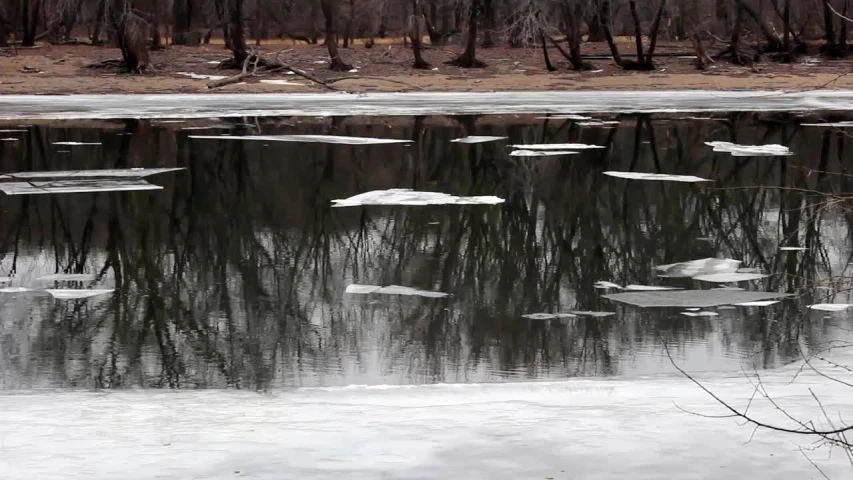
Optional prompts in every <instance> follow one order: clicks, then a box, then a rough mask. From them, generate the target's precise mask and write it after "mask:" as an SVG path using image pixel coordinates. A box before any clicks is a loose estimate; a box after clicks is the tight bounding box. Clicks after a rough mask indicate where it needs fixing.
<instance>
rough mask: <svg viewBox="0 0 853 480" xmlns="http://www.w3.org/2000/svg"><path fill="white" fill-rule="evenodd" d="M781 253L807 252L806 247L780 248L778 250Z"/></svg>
mask: <svg viewBox="0 0 853 480" xmlns="http://www.w3.org/2000/svg"><path fill="white" fill-rule="evenodd" d="M779 250H780V251H782V252H803V251H806V250H808V248H806V247H781V248H780V249H779Z"/></svg>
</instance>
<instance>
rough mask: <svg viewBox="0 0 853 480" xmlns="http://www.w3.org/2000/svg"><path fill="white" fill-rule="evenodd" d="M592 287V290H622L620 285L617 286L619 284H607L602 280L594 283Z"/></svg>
mask: <svg viewBox="0 0 853 480" xmlns="http://www.w3.org/2000/svg"><path fill="white" fill-rule="evenodd" d="M592 286H593V288H601V289H607V288H618V289H620V290H621V289H622V285H619V284H617V283H613V282H607V281H604V280H600V281H598V282H595V283H594V284H593V285H592Z"/></svg>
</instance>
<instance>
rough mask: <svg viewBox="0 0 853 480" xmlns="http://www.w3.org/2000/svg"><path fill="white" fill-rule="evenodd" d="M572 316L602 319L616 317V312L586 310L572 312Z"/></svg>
mask: <svg viewBox="0 0 853 480" xmlns="http://www.w3.org/2000/svg"><path fill="white" fill-rule="evenodd" d="M571 313H572V315H575V316H578V317H594V318H604V317H610V316H613V315H616V312H590V311H586V310H573V311H572V312H571Z"/></svg>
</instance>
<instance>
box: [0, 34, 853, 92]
mask: <svg viewBox="0 0 853 480" xmlns="http://www.w3.org/2000/svg"><path fill="white" fill-rule="evenodd" d="M622 47H623V48H622V51H623V55H624V56H626V57H628V56H629V55H630V52H631V51H633V50H632V48H631V45H630V44H629V43H627V42H626V43H624V44H623V45H622ZM719 48H722V47H719ZM719 48H715V47H713V46H711V47H709V48H708V50H709V53H714V52H716V51H717V50H719ZM583 49H584V54H585V55H590V56H593V57H598V58H597V59H592V60H591V61H592V63H593V64H594V65H595V67H596V68H595V70H593V71H588V72H582V73H578V72H574V71H572V70H570V69H569V65H568V63H567V62H566V61H565V60H564V59H563V58H562V57H561V56H560V53H559V52H558V51H556V50H555V49H549V50H550V55H551V60H552V62H553V63H554V65H555V66H556V67H557V68H558V71H556V72H552V73H549V72H548V71H547V70H546V69H545V66H544V61H543V58H542V50H541V49H540V48H528V49H510V48H505V47H497V48H489V49H483V48H481V49H478V54H477V56H478V58H479V59H480V60H482V61H484V62H486V64H487V65H488V66H487V67H486V68H481V69H462V68H457V67H452V66H449V65H446V64H445V63H444V62H445V61H447V60H450V59H452V58H453V57H454V56H455V55H456V54H457V53H458V52H459V51H460V48H459V47H458V46H457V45H449V46H443V47H434V48H431V47H429V46H427V49H426V50H425V52H424V57H425V59H426V60H427V61H428V62H429V63H431V64H432V66H433V69H432V70H414V69H412V68H411V64H412V53H411V49H409V48H406V47H404V46H403V45H402V44H377V45H376V46H374V47H373V48H370V49H368V48H365V47H364V45H363V44H361V43H357V44H356V45H355V46H353V47H351V48H345V49H341V52H342V56H343V58H344V60H345V61H347V62H348V63H350V64H352V65H353V67H354V69H355V70H357V72H355V71H353V72H344V73H338V72H332V71H330V70H329V69H328V55H327V54H326V50H325V47H323V46H322V45H304V44H300V45H293V44H289V43H283V42H271V43H269V44H265V45H263V46H262V47H260V48H259V51H260V52H261V53H262V54H263V55H264V56H265V57H267V58H270V59H272V58H274V57H275V55H276V53H277V52H282V53H281V58H282V59H283V60H284V61H286V62H288V63H290V65H292V66H294V67H297V68H300V69H303V70H305V71H307V72H309V73H310V74H312V75H314V76H316V77H318V78H320V79H324V80H328V79H340V78H342V77H352V78H348V79H346V80H342V81H337V82H335V83H334V86H335V88H337V89H340V90H346V91H350V92H377V91H383V92H384V91H407V90H418V91H420V90H423V91H457V92H459V91H512V90H516V91H521V90H528V91H529V90H655V89H660V90H677V89H705V90H708V89H710V90H780V89H781V90H813V89H819V88H853V73H851V72H853V62H851V61H850V60H840V61H833V60H827V59H825V58H821V57H819V56H818V55H816V54H813V55H802V56H800V57H799V58H798V59H797V61H796V62H794V63H792V64H779V63H773V62H763V63H760V64H756V68H755V69H753V68H751V67H743V66H736V65H732V64H730V63H728V62H726V61H719V62H717V63H715V64H713V65H710V67H709V68H708V69H707V70H705V71H699V70H697V69H696V67H695V59H694V57H693V56H692V54H691V47H690V46H689V45H688V44H683V43H663V44H661V45H659V47H658V53H660V54H662V56H660V57H658V58H657V59H656V60H655V63H656V65H657V67H658V68H657V70H655V71H652V72H632V71H625V70H623V69H621V68H619V67H617V66H616V65H615V64H614V63H613V61H612V59H610V58H602V57H605V56H606V54H607V52H608V50H607V46H606V44H591V43H587V44H585V45H584V46H583ZM118 57H119V51H118V49H116V48H109V47H94V46H88V45H63V46H57V45H49V44H44V45H38V46H36V47H34V48H14V49H5V50H0V94H99V93H204V92H220V93H296V92H299V93H307V92H322V91H326V90H325V89H324V88H323V87H322V86H320V85H317V84H315V83H312V82H310V81H308V80H306V79H304V78H300V77H298V76H295V75H285V74H284V72H279V73H275V74H267V75H257V76H253V77H250V78H247V79H246V81H245V83H239V84H232V85H227V86H224V87H220V88H216V89H208V87H207V84H208V83H209V82H210V81H211V80H212V79H215V78H219V77H222V76H229V75H234V74H235V73H238V72H237V71H235V70H222V69H220V68H219V66H218V65H217V63H218V62H219V61H221V60H225V59H227V58H228V57H229V52H228V51H227V50H225V49H224V48H223V46H222V45H221V44H219V45H215V44H211V45H202V46H199V47H177V46H170V47H168V48H166V49H162V50H157V51H153V52H151V60H152V63H153V65H154V67H155V71H154V72H152V73H149V74H146V75H130V74H126V73H122V72H121V71H120V70H119V69H117V68H90V67H87V66H88V65H90V64H93V63H96V62H101V61H104V60H109V59H115V58H118ZM190 74H192V75H190ZM211 76H213V77H211ZM270 80H273V82H270Z"/></svg>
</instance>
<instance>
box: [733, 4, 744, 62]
mask: <svg viewBox="0 0 853 480" xmlns="http://www.w3.org/2000/svg"><path fill="white" fill-rule="evenodd" d="M742 28H743V8H741V7H740V5H736V6H735V26H734V28H733V29H732V44H731V53H732V63H734V64H735V65H745V62H744V58H743V57H742V56H741V54H740V35H741V29H742Z"/></svg>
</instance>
